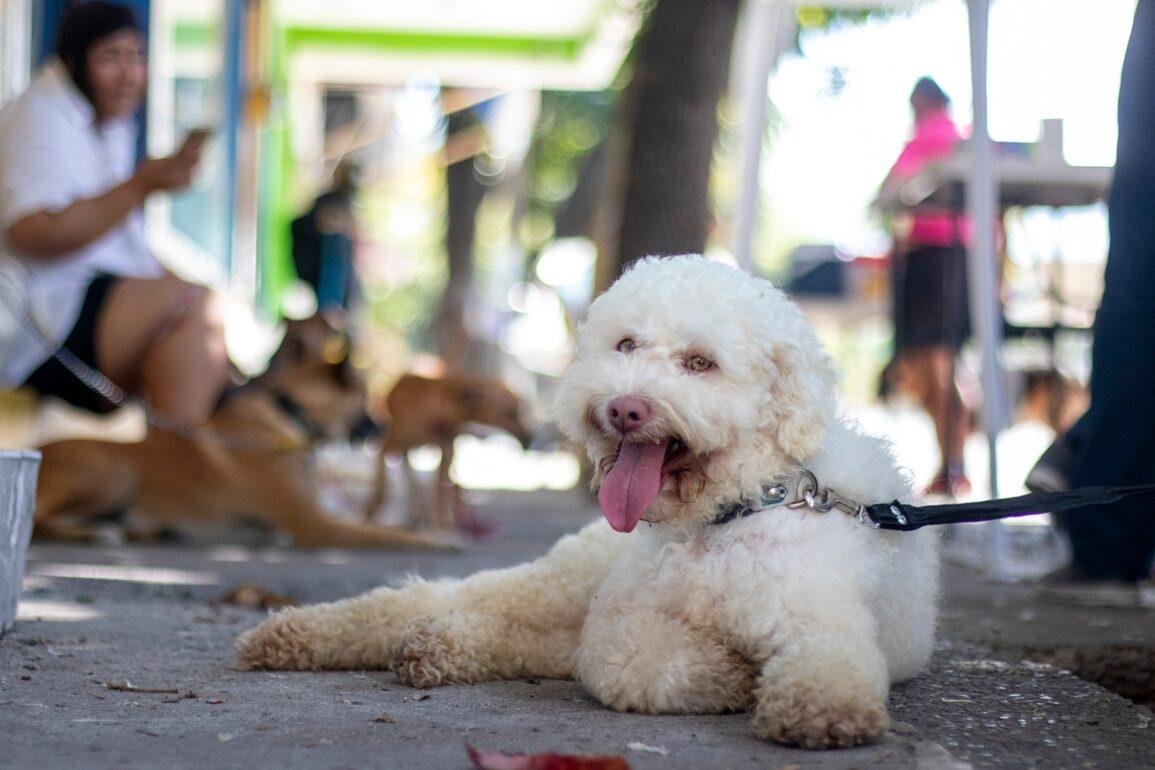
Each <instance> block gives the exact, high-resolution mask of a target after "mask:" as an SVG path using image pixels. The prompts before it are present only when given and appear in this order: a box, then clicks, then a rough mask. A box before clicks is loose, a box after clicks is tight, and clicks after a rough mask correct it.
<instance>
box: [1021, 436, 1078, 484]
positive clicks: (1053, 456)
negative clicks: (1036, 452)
mask: <svg viewBox="0 0 1155 770" xmlns="http://www.w3.org/2000/svg"><path fill="white" fill-rule="evenodd" d="M1074 475H1075V452H1074V450H1073V449H1072V447H1071V442H1070V440H1069V439H1068V438H1067V434H1066V433H1063V434H1060V435H1059V436H1058V437H1057V438H1056V439H1055V441H1054V443H1053V444H1051V445H1050V446H1049V447H1047V451H1045V452H1043V454H1042V456H1041V457H1040V458H1039V460H1038V462H1036V463H1035V467H1033V468H1031V472H1030V473H1028V474H1027V481H1026V485H1027V489H1029V490H1031V491H1032V492H1066V491H1067V490H1068V489H1070V488H1071V478H1072V477H1073V476H1074Z"/></svg>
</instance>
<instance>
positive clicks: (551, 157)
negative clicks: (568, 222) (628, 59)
mask: <svg viewBox="0 0 1155 770" xmlns="http://www.w3.org/2000/svg"><path fill="white" fill-rule="evenodd" d="M618 94H619V92H618V91H616V90H605V91H546V92H544V93H542V95H541V112H540V114H539V117H538V121H537V126H536V128H535V129H534V137H533V145H532V147H531V149H530V157H529V175H528V183H527V193H528V198H529V200H528V207H527V211H526V216H525V220H524V221H523V222H522V226H521V228H520V233H519V234H520V235H521V237H522V238H524V239H525V245H526V248H527V249H529V251H530V252H531V253H536V252H538V251H540V250H541V248H542V247H543V246H545V244H546V243H547V242H548V240H549V239H550V238H551V237H552V236H553V233H554V229H555V228H554V220H556V218H557V213H558V211H559V210H560V209H561V207H562V206H563V205H564V204H565V203H566V202H567V201H568V200H569V199H570V197H571V196H572V195H573V193H574V190H576V189H577V186H578V181H579V179H580V177H581V174H582V172H583V171H584V170H585V168H586V165H587V162H588V159H589V156H590V153H591V152H593V150H594V149H595V148H596V147H597V146H598V145H599V144H601V143H602V142H603V141H604V140H605V138H606V136H607V135H608V133H609V130H610V126H611V125H612V123H613V120H614V114H615V107H616V104H617V99H618Z"/></svg>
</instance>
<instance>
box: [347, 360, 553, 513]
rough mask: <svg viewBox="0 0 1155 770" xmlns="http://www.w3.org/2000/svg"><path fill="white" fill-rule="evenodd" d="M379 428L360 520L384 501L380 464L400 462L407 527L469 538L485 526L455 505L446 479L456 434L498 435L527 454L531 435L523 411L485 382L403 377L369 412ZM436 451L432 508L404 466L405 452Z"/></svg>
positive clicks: (384, 473)
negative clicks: (380, 439) (380, 438)
mask: <svg viewBox="0 0 1155 770" xmlns="http://www.w3.org/2000/svg"><path fill="white" fill-rule="evenodd" d="M372 411H373V413H374V415H375V416H376V418H377V420H378V421H379V422H380V423H381V424H382V425H383V426H385V428H386V430H387V431H388V437H387V438H386V440H385V441H384V443H383V444H382V447H381V453H380V457H379V459H378V462H377V465H376V475H375V478H374V482H373V491H372V493H371V494H370V498H369V501H368V503H367V505H366V507H365V518H366V520H369V519H372V518H373V517H374V516H375V515H376V514H377V512H378V511H380V510H381V507H382V506H383V505H385V503H386V502H387V501H388V499H389V482H388V467H387V465H386V458H387V457H390V456H393V457H397V458H399V459H400V461H401V467H402V470H403V472H404V474H405V480H406V486H407V489H408V501H409V505H408V508H409V517H410V519H411V521H412V522H413V523H426V524H432V525H434V526H435V527H436V528H437V529H440V530H450V529H454V528H460V529H462V530H464V531H466V532H467V533H469V534H473V535H484V534H487V532H486V531H485V530H486V529H487V525H484V524H482V523H481V522H478V521H476V520H475V518H474V517H473V516H472V515H471V513H470V512H469V510H468V506H467V505H465V503H464V501H463V500H462V499H461V494H460V489H459V488H458V487H457V485H456V484H454V483H453V480H452V479H451V478H450V469H451V467H452V465H453V453H454V450H453V444H454V441H455V440H456V438H457V437H458V436H460V435H462V434H466V433H470V434H476V433H478V432H480V431H479V428H480V426H487V427H489V428H497V429H499V430H503V431H505V432H507V433H509V434H511V435H512V436H514V437H515V438H516V439H517V440H518V441H520V442H521V445H522V447H523V448H528V447H529V444H530V441H531V439H532V432H531V430H530V429H529V427H528V425H527V422H526V420H525V411H526V410H525V407H524V405H523V404H522V402H521V399H519V398H518V397H517V396H516V395H515V394H514V393H513V391H511V390H510V389H509V388H508V387H506V386H505V385H504V384H503V383H502V382H500V381H499V380H496V379H493V378H490V377H480V376H469V375H460V374H446V375H443V376H441V377H423V376H420V375H417V374H413V373H409V374H405V375H403V376H402V377H401V379H399V380H398V381H397V383H396V384H395V385H394V386H393V389H392V390H390V391H389V394H388V396H386V398H385V399H384V404H378V405H377V407H376V408H374V409H373V410H372ZM431 445H432V446H436V447H437V448H438V449H440V450H441V462H440V464H439V466H438V468H437V474H436V477H435V481H434V488H433V495H432V503H429V502H428V500H427V497H428V495H427V494H426V492H425V491H424V490H422V485H421V483H420V482H419V480H418V479H417V476H416V474H415V473H414V471H413V468H412V466H411V465H410V464H409V461H408V457H407V456H408V453H409V450H410V449H416V448H417V447H422V446H431Z"/></svg>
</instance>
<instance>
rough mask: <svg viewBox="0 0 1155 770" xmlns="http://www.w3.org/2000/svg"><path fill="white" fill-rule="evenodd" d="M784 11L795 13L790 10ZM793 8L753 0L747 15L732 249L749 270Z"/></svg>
mask: <svg viewBox="0 0 1155 770" xmlns="http://www.w3.org/2000/svg"><path fill="white" fill-rule="evenodd" d="M783 9H785V10H786V11H789V13H784V12H783ZM776 11H777V13H776ZM793 11H794V6H793V5H792V4H791V3H788V2H786V1H785V0H747V2H746V8H745V12H744V13H743V15H742V22H741V23H742V27H741V32H742V38H741V40H740V43H741V47H740V51H739V56H740V57H741V58H740V59H739V62H738V68H737V70H738V71H737V73H736V75H737V79H738V83H739V84H738V90H739V95H738V98H739V100H740V102H741V105H742V113H741V115H742V118H741V119H742V128H741V142H740V148H741V149H740V153H741V157H740V159H739V165H738V167H739V168H740V169H741V174H742V179H741V182H740V186H739V188H738V201H737V204H736V205H735V207H734V238H733V243H732V245H731V248H732V249H733V251H734V259H735V260H736V261H737V263H738V266H739V267H741V268H742V269H743V270H747V271H749V272H755V266H754V229H755V227H756V226H757V224H758V197H759V195H758V193H759V179H758V171H759V165H760V164H761V161H762V137H763V134H764V133H765V130H766V83H767V81H768V80H769V78H770V70H772V69H773V68H774V63H775V62H776V61H777V60H778V57H779V56H780V55H781V53H782V50H783V47H784V46H783V40H784V35H789V34H792V33H793V31H794V30H793ZM775 17H777V18H775ZM776 27H777V29H776Z"/></svg>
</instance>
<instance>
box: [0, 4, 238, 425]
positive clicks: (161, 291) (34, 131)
mask: <svg viewBox="0 0 1155 770" xmlns="http://www.w3.org/2000/svg"><path fill="white" fill-rule="evenodd" d="M144 51H145V43H144V38H143V35H142V34H141V31H140V28H139V26H138V25H137V23H136V19H135V18H134V16H133V14H132V12H131V11H130V10H128V9H127V8H124V7H121V6H116V5H112V4H109V3H105V2H100V0H96V1H94V2H87V3H83V4H78V5H74V6H72V7H71V8H70V9H69V10H68V11H67V12H66V13H65V15H64V18H63V19H62V21H61V28H60V32H59V37H58V41H57V50H56V53H57V58H56V59H55V60H54V61H52V62H50V63H49V64H48V65H46V66H45V67H44V68H43V69H42V70H41V71H40V72H39V73H38V74H37V76H36V77H35V79H34V80H33V83H32V85H31V86H30V87H29V89H28V91H26V92H25V93H24V94H23V95H22V96H21V97H20V98H19V99H17V100H16V101H14V102H13V103H12V104H11V105H9V106H8V107H6V108H5V109H4V110H3V111H2V112H0V271H2V272H5V273H6V274H7V278H8V280H7V282H6V284H7V285H3V284H0V289H7V294H6V295H0V300H6V301H7V302H8V303H9V304H12V303H13V302H16V303H19V304H23V306H24V307H25V308H26V309H27V311H28V312H29V313H30V314H31V316H32V318H33V319H34V320H35V323H36V325H37V326H39V327H40V329H41V330H42V331H43V332H44V333H45V334H46V335H47V337H48V338H49V339H50V340H51V342H52V344H55V345H61V346H63V347H65V348H67V349H68V350H69V351H70V352H71V353H73V354H75V355H77V356H79V357H80V358H81V360H83V361H84V362H85V363H87V364H89V365H90V366H95V367H96V368H98V369H100V370H101V371H103V372H104V373H105V374H107V375H108V376H109V377H110V378H111V379H112V381H113V382H115V383H116V384H117V385H119V386H120V387H122V388H123V389H124V390H126V391H128V392H129V393H132V394H134V395H138V396H141V397H143V398H144V399H145V400H146V401H148V402H149V403H150V404H151V405H152V406H153V407H155V408H156V409H158V410H160V411H161V412H164V413H165V414H166V415H167V416H168V417H169V418H171V419H172V420H174V421H176V422H178V423H181V424H184V425H188V426H194V425H197V424H200V423H201V422H203V421H204V420H205V419H207V417H208V416H209V414H211V412H212V409H213V407H214V406H215V404H216V401H217V399H218V398H219V396H220V394H221V391H222V390H223V388H224V387H225V385H226V383H227V377H228V359H227V356H226V354H225V347H224V337H223V334H222V331H221V323H220V313H219V310H218V309H217V307H216V302H215V300H214V298H213V296H212V294H211V293H210V292H209V291H208V290H206V289H205V288H203V287H200V286H196V285H193V284H189V283H186V282H184V281H182V280H180V279H178V278H176V277H174V276H172V275H171V274H169V273H167V272H166V271H165V270H164V268H163V267H161V265H160V264H159V263H158V262H157V261H156V259H155V258H154V257H153V255H152V254H151V253H150V252H149V250H148V248H147V247H146V245H145V243H144V239H143V234H142V228H141V216H140V207H141V205H142V204H143V202H144V200H145V198H146V197H147V196H148V195H150V194H152V193H154V192H161V191H170V190H179V189H182V188H184V187H187V186H188V185H189V183H190V182H191V179H192V175H193V172H194V171H195V170H196V166H197V164H198V162H199V160H200V144H201V141H202V140H203V138H204V137H203V135H199V134H198V135H194V136H193V137H190V139H189V140H188V141H186V142H185V145H184V146H183V147H182V148H181V149H180V151H178V152H177V153H176V154H175V155H172V156H170V157H167V158H159V159H153V160H146V161H144V162H143V163H141V164H140V165H139V166H137V165H136V163H135V150H136V127H135V123H134V121H133V113H135V112H136V110H137V109H138V108H139V107H140V105H141V103H142V101H143V99H144V89H145V82H146V77H145V75H146V73H145V56H144ZM2 277H4V276H0V278H2ZM13 286H16V287H19V296H15V297H13V296H11V295H12V291H11V290H12V287H13ZM0 315H4V308H3V307H0ZM7 315H8V316H9V318H8V320H7V322H6V326H7V328H0V387H16V386H20V385H25V386H28V387H31V388H32V389H34V390H36V391H38V392H39V393H41V394H43V395H49V396H57V397H60V398H63V399H65V400H67V401H69V402H71V403H73V404H75V405H76V406H80V407H82V408H85V409H88V410H90V411H94V412H108V411H111V410H112V409H114V408H115V405H114V404H112V403H111V402H109V401H108V400H107V399H106V398H104V397H102V396H100V395H98V394H96V393H94V392H92V391H90V390H89V389H88V388H86V387H85V386H83V385H82V384H81V383H80V382H79V381H78V380H77V379H76V378H75V377H74V376H73V375H72V374H71V373H69V372H68V371H67V370H66V369H65V368H64V367H63V366H62V365H61V364H60V363H58V362H57V361H56V360H55V359H54V358H52V354H53V352H54V351H53V349H52V348H51V347H49V346H46V345H45V343H44V340H43V339H42V338H40V337H38V335H37V334H35V333H34V332H32V331H31V330H29V329H28V328H26V327H25V326H23V325H21V323H20V322H19V321H18V314H14V313H12V312H11V309H10V308H9V313H8V314H7ZM4 326H5V323H0V327H4Z"/></svg>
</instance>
